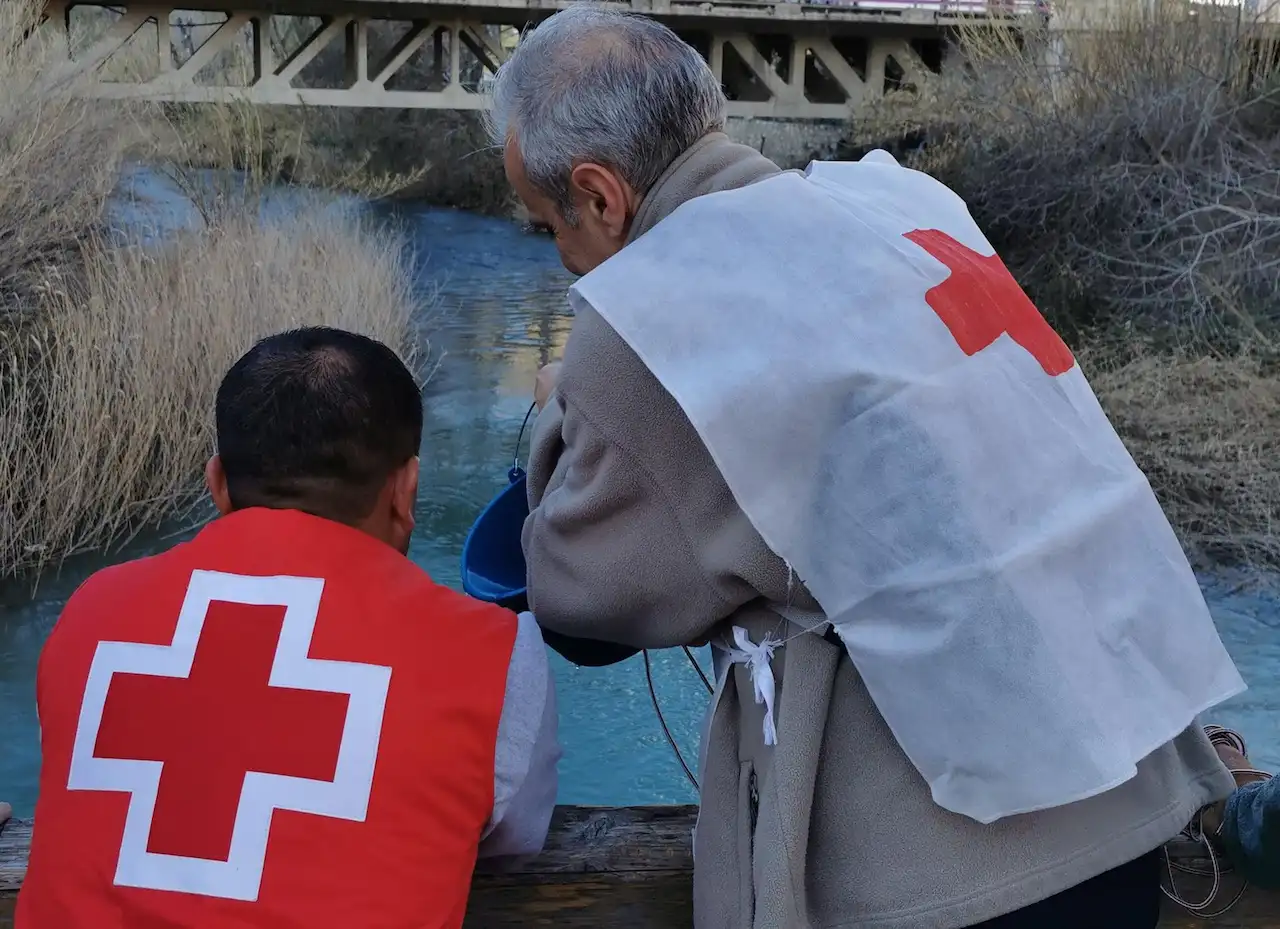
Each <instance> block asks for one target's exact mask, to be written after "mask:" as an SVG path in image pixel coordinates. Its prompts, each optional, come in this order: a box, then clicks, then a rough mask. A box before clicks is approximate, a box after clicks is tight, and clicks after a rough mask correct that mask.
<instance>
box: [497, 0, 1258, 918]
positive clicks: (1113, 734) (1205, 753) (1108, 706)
mask: <svg viewBox="0 0 1280 929" xmlns="http://www.w3.org/2000/svg"><path fill="white" fill-rule="evenodd" d="M492 102H493V108H492V122H493V129H494V133H495V139H496V141H497V142H498V143H500V144H501V145H503V146H504V151H505V159H506V170H507V175H508V178H509V179H510V182H511V184H512V186H513V187H514V188H515V191H516V193H517V194H518V195H519V197H520V199H521V200H523V202H524V204H525V206H526V207H527V208H528V212H529V216H530V220H531V222H532V224H533V225H534V226H535V227H539V228H541V229H544V230H546V231H548V232H550V233H551V234H552V235H554V237H555V241H556V245H557V247H558V249H559V251H560V255H561V257H562V259H563V261H564V264H565V267H567V268H568V269H569V270H571V271H573V272H576V273H578V274H580V275H584V276H583V277H582V278H581V279H580V280H579V281H578V282H577V283H576V284H575V285H574V287H573V288H572V290H571V291H570V303H571V305H572V307H573V309H574V311H575V313H576V320H575V323H574V328H573V332H572V334H571V336H570V338H569V341H568V344H567V345H566V347H565V352H564V357H563V361H562V364H561V366H560V367H559V368H558V369H555V368H552V369H549V370H546V371H544V372H542V373H541V375H540V376H539V385H538V390H537V397H538V399H539V400H540V401H541V402H542V403H543V404H544V408H543V410H542V412H541V414H540V416H539V418H538V421H537V425H536V430H535V438H534V450H533V453H532V457H531V464H530V472H529V474H530V481H529V495H530V499H529V502H530V506H531V513H530V515H529V517H528V520H527V522H526V523H525V526H524V533H523V542H524V548H525V553H526V556H527V560H528V582H529V592H530V601H531V606H532V609H533V611H534V613H535V614H536V615H537V617H538V620H539V621H540V623H541V624H543V625H544V626H545V627H546V628H547V629H549V630H554V631H556V632H558V633H562V634H567V635H572V636H580V637H583V638H590V639H598V640H606V641H612V642H616V643H621V644H623V645H627V646H630V647H633V648H661V647H669V646H678V645H682V644H686V643H691V642H696V641H703V640H706V639H708V638H709V639H710V640H711V642H712V644H713V646H714V655H715V663H716V671H717V689H716V695H715V698H714V702H713V706H712V708H711V711H710V719H709V721H708V727H707V731H706V734H705V737H704V744H703V753H702V762H701V794H702V796H701V814H700V817H699V822H698V827H697V831H696V836H695V841H694V847H695V876H694V910H695V922H696V925H697V926H699V927H700V929H740V927H744V926H755V927H783V926H785V927H807V926H816V927H846V929H953V927H963V926H986V927H998V929H1016V927H1027V929H1054V927H1063V929H1067V927H1069V929H1080V927H1086V926H1087V927H1099V929H1150V927H1152V926H1154V925H1155V924H1156V921H1157V919H1158V910H1159V903H1160V899H1161V894H1160V886H1159V884H1160V858H1159V855H1160V848H1161V846H1162V844H1163V843H1164V842H1165V841H1166V840H1168V839H1169V838H1171V837H1172V836H1174V835H1175V834H1176V833H1177V832H1178V831H1179V830H1180V829H1181V828H1182V826H1183V825H1184V824H1185V823H1186V822H1187V821H1188V819H1189V818H1190V817H1191V816H1192V815H1193V814H1194V813H1195V812H1196V810H1197V809H1199V808H1201V807H1202V806H1204V805H1206V804H1209V803H1212V802H1214V801H1217V800H1220V799H1222V798H1223V797H1225V796H1226V795H1227V794H1228V793H1230V791H1231V789H1232V778H1231V776H1230V774H1229V773H1228V772H1227V770H1226V768H1225V767H1224V766H1223V764H1222V763H1221V762H1220V761H1219V759H1218V757H1217V755H1216V753H1215V751H1214V748H1213V746H1211V745H1210V744H1209V741H1208V739H1207V738H1206V736H1205V734H1204V732H1203V730H1202V729H1201V728H1200V727H1199V726H1198V725H1197V724H1196V722H1195V721H1196V717H1197V714H1199V713H1200V712H1201V711H1203V710H1204V709H1205V708H1206V707H1208V706H1210V705H1213V704H1214V703H1216V702H1219V701H1221V700H1223V699H1225V698H1227V697H1228V696H1230V695H1232V694H1234V693H1237V692H1239V691H1240V690H1241V689H1242V688H1243V684H1242V682H1241V681H1240V678H1239V676H1238V674H1237V673H1236V670H1235V668H1234V666H1233V665H1232V663H1231V661H1230V659H1229V658H1228V657H1227V655H1226V652H1225V650H1224V649H1223V646H1222V643H1221V642H1220V640H1219V639H1218V636H1217V634H1216V632H1215V630H1214V629H1213V626H1212V622H1211V620H1210V618H1209V615H1208V611H1207V608H1206V606H1205V603H1204V600H1203V598H1202V597H1201V595H1200V592H1199V589H1198V587H1197V586H1196V583H1195V578H1194V576H1193V575H1192V573H1191V570H1190V568H1189V566H1188V564H1187V561H1186V559H1185V557H1184V556H1183V554H1182V552H1181V550H1180V548H1179V547H1178V544H1177V542H1176V540H1175V538H1174V536H1173V533H1172V531H1171V530H1170V528H1169V526H1168V523H1167V522H1166V521H1165V519H1164V517H1163V515H1162V514H1161V512H1160V509H1159V507H1158V505H1157V503H1156V501H1155V498H1154V496H1153V495H1152V493H1151V489H1150V487H1149V486H1148V484H1147V482H1146V480H1145V478H1144V477H1143V475H1142V474H1141V472H1140V471H1138V469H1137V468H1136V466H1135V465H1134V464H1133V461H1132V459H1130V458H1129V456H1128V455H1127V453H1126V452H1125V450H1124V447H1123V445H1122V444H1121V443H1120V441H1119V440H1118V438H1117V437H1116V435H1115V433H1114V431H1113V430H1112V429H1111V427H1110V425H1109V424H1108V422H1107V420H1106V417H1105V416H1104V415H1103V414H1102V412H1101V410H1100V408H1099V407H1098V404H1097V401H1096V400H1095V399H1094V397H1093V394H1092V392H1091V391H1090V389H1089V387H1088V384H1087V382H1086V381H1085V380H1084V377H1083V375H1082V374H1081V373H1080V371H1079V369H1078V367H1076V365H1075V362H1074V359H1073V358H1072V356H1071V353H1070V351H1069V350H1068V349H1067V347H1066V346H1065V345H1064V344H1063V343H1062V340H1061V339H1059V338H1058V337H1057V335H1056V334H1055V333H1054V332H1053V330H1052V329H1050V328H1049V326H1048V325H1047V324H1046V323H1045V321H1044V319H1043V318H1042V317H1041V316H1040V314H1039V313H1038V312H1037V310H1036V309H1035V307H1034V306H1032V305H1031V303H1030V302H1029V301H1028V300H1027V298H1026V296H1025V295H1024V294H1023V293H1022V291H1021V290H1020V289H1019V288H1018V286H1017V285H1016V284H1015V283H1014V282H1013V280H1012V278H1011V277H1010V276H1009V273H1008V272H1007V271H1006V270H1005V269H1004V266H1003V264H1001V263H1000V261H999V259H998V258H997V257H995V256H993V255H992V250H991V247H990V245H989V244H987V242H986V240H985V239H984V238H983V236H982V234H981V232H980V231H979V230H978V229H977V227H976V226H975V225H974V224H973V221H972V219H971V218H970V217H969V214H968V212H967V210H966V209H965V207H964V204H963V203H962V202H961V201H960V200H959V199H958V198H957V197H956V196H955V195H954V194H953V193H951V192H950V191H948V190H947V189H946V188H945V187H943V186H942V185H940V184H938V183H937V182H936V181H933V180H932V179H930V178H928V177H927V176H925V175H922V174H919V173H917V172H914V171H909V170H907V169H905V168H902V167H900V166H899V165H897V164H896V163H895V162H894V161H893V160H892V159H891V158H889V157H888V156H887V155H885V154H884V153H875V154H874V155H872V156H869V157H868V158H867V159H864V160H863V161H862V162H859V163H857V164H844V165H840V164H821V163H818V164H814V165H811V166H810V168H809V169H808V171H806V172H803V173H801V172H783V171H780V170H779V168H778V167H777V166H776V165H774V164H773V163H771V162H770V161H769V160H767V159H765V158H763V157H762V156H761V155H759V154H758V153H756V152H755V151H753V150H752V149H750V148H747V147H744V146H741V145H736V144H734V143H733V142H731V141H730V140H729V139H728V138H727V137H726V136H725V134H724V132H723V130H724V125H725V98H724V96H723V94H722V92H721V89H720V86H719V84H718V82H717V81H716V79H715V77H714V76H713V75H712V73H711V71H710V69H709V68H708V67H707V65H706V64H705V63H704V62H703V61H702V60H701V58H700V57H699V56H698V55H697V54H696V53H695V52H694V50H693V49H691V48H690V47H688V46H687V45H685V44H684V43H683V42H681V41H680V40H679V39H678V38H677V37H676V36H675V35H673V34H672V33H671V32H670V31H669V30H668V29H666V28H664V27H663V26H661V25H659V24H658V23H656V22H653V21H650V20H647V19H644V18H636V17H631V16H626V15H621V14H616V13H611V12H606V11H602V10H599V9H595V8H592V7H589V6H586V5H583V6H576V5H575V6H573V7H571V8H569V9H568V10H565V11H563V12H560V13H557V14H556V15H554V16H552V17H551V18H549V19H548V20H546V21H545V22H544V23H542V24H541V25H540V26H538V27H537V28H536V29H535V30H534V31H533V32H532V33H531V34H530V35H529V36H527V37H526V38H524V40H523V41H522V43H521V45H520V46H519V49H518V50H517V51H516V52H515V54H514V55H513V56H512V58H511V59H510V60H509V61H508V62H507V63H506V64H505V65H504V66H503V68H502V69H501V71H500V72H499V73H498V75H497V77H496V80H495V82H494V86H493V101H492Z"/></svg>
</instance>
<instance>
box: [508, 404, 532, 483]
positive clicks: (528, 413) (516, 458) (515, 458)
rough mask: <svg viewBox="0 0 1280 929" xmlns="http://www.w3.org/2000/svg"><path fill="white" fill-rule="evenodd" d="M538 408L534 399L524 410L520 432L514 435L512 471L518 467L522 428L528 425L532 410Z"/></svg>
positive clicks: (522, 436) (522, 434) (522, 439)
mask: <svg viewBox="0 0 1280 929" xmlns="http://www.w3.org/2000/svg"><path fill="white" fill-rule="evenodd" d="M537 408H538V402H537V401H536V400H535V401H534V402H533V403H530V404H529V409H527V410H525V413H524V420H523V421H522V422H521V423H520V434H519V435H517V436H516V453H515V455H514V456H513V457H512V459H511V469H512V470H513V471H516V470H519V468H520V443H521V442H523V441H524V430H525V427H526V426H528V425H529V417H530V416H532V415H533V411H534V410H536V409H537Z"/></svg>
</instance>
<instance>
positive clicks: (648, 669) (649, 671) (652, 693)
mask: <svg viewBox="0 0 1280 929" xmlns="http://www.w3.org/2000/svg"><path fill="white" fill-rule="evenodd" d="M641 654H643V655H644V677H645V680H646V681H648V682H649V699H650V700H652V701H653V711H654V712H655V713H657V714H658V723H659V724H660V725H661V726H662V734H663V735H665V736H666V737H667V744H668V745H670V746H671V750H672V751H673V752H675V753H676V761H678V762H680V767H682V768H684V776H685V777H687V778H688V779H689V783H690V784H692V785H693V789H694V790H701V788H700V787H698V779H697V778H696V777H694V776H693V772H692V771H690V770H689V766H688V765H687V764H685V761H684V755H682V754H680V746H678V745H676V740H675V738H674V737H672V735H671V730H670V729H668V728H667V721H666V720H665V719H663V718H662V707H660V706H658V692H657V691H656V690H654V688H653V668H652V666H651V665H650V664H649V650H648V649H645V650H644V651H643V652H642V653H641ZM699 670H701V669H699Z"/></svg>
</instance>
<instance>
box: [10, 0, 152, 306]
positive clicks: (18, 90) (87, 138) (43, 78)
mask: <svg viewBox="0 0 1280 929" xmlns="http://www.w3.org/2000/svg"><path fill="white" fill-rule="evenodd" d="M35 24H36V4H35V3H34V2H29V0H5V2H2V3H0V323H5V322H6V320H7V322H8V323H9V324H12V323H13V322H14V320H13V319H12V317H13V316H14V315H15V314H21V313H24V312H26V311H28V310H29V309H30V308H31V307H32V306H33V302H34V289H35V288H37V287H39V286H40V284H41V282H42V281H43V280H45V278H46V276H47V269H48V268H49V267H51V266H57V265H59V264H63V263H65V262H66V261H67V260H68V259H70V258H73V257H74V256H73V255H72V253H71V252H72V251H74V246H75V243H76V241H77V240H78V239H79V238H80V237H82V236H84V235H85V234H87V233H88V232H90V231H91V230H93V229H94V228H95V227H96V226H97V224H98V222H99V221H100V220H101V218H102V213H103V209H104V207H105V205H106V199H107V195H108V194H109V193H110V191H111V188H112V186H113V185H114V184H115V182H116V177H117V174H118V170H119V166H120V160H121V158H122V157H123V155H124V150H125V147H126V146H127V144H128V143H129V142H130V141H131V140H132V138H133V137H134V133H133V131H132V130H133V123H132V115H131V113H130V112H129V111H127V110H123V109H115V110H105V109H104V108H103V107H101V106H99V105H95V104H92V103H89V102H87V101H84V100H81V99H77V98H76V97H75V96H74V95H73V94H72V93H70V90H71V89H73V87H74V84H73V83H63V84H58V85H55V86H52V87H50V86H49V75H50V74H51V73H52V72H53V70H54V68H55V66H56V65H57V63H58V62H59V61H60V56H59V52H58V48H57V46H56V44H55V41H54V39H53V37H52V36H50V35H47V34H44V33H37V34H34V35H30V37H29V38H28V39H27V41H20V39H21V38H22V37H23V36H24V35H27V34H28V33H29V32H30V31H31V30H32V29H33V27H34V26H35ZM69 250H70V251H69Z"/></svg>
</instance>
